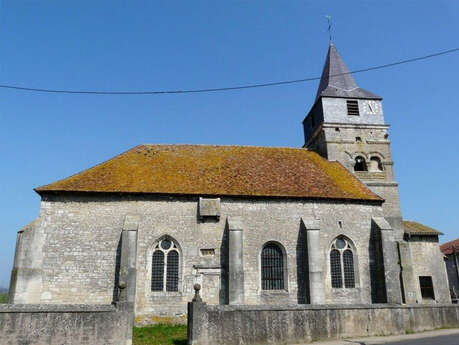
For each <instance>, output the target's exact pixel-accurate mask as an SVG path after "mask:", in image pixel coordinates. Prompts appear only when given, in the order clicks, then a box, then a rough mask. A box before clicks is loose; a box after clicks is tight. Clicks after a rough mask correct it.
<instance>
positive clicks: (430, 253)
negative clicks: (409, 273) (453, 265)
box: [409, 240, 451, 303]
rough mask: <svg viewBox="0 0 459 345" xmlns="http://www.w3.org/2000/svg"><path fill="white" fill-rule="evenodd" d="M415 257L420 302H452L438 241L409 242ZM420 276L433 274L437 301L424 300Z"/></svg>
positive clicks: (416, 282)
mask: <svg viewBox="0 0 459 345" xmlns="http://www.w3.org/2000/svg"><path fill="white" fill-rule="evenodd" d="M409 246H410V249H411V255H412V258H413V271H414V280H415V282H414V283H415V286H416V291H417V302H418V303H451V296H450V292H449V284H448V279H447V274H446V267H445V263H444V261H443V254H442V253H441V252H440V248H439V246H438V242H434V241H420V240H411V241H410V242H409ZM420 276H431V277H432V282H433V287H434V294H435V301H429V300H425V299H424V300H423V299H422V296H421V288H420V285H419V277H420Z"/></svg>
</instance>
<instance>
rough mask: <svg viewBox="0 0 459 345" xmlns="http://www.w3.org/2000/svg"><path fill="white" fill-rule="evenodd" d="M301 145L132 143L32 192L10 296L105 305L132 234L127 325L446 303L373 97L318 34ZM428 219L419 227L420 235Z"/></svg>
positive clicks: (114, 292) (442, 277) (437, 260)
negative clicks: (404, 205)
mask: <svg viewBox="0 0 459 345" xmlns="http://www.w3.org/2000/svg"><path fill="white" fill-rule="evenodd" d="M303 130H304V139H305V143H304V146H303V147H302V148H289V147H257V146H213V145H156V144H148V145H139V146H137V147H134V148H132V149H130V150H128V151H126V152H124V153H121V154H120V155H118V156H116V157H114V158H112V159H109V160H108V161H106V162H103V163H101V164H99V165H97V166H95V167H92V168H89V169H87V170H84V171H82V172H80V173H77V174H75V175H73V176H70V177H68V178H65V179H63V180H60V181H57V182H54V183H51V184H48V185H45V186H42V187H38V188H36V189H35V191H36V192H37V193H38V194H39V195H40V197H41V204H40V215H39V217H38V218H37V219H36V220H34V221H33V222H32V223H31V224H29V225H28V226H26V227H25V228H24V229H22V230H21V231H20V232H19V233H18V240H17V248H16V256H15V262H14V268H13V272H12V279H11V289H10V302H12V303H25V304H29V303H41V304H46V303H53V304H56V303H62V304H78V303H85V304H107V303H110V302H112V301H113V300H116V299H117V296H118V292H119V283H120V282H119V265H120V262H119V261H120V250H121V244H120V236H121V232H122V230H123V229H124V230H126V229H127V230H131V231H135V232H136V236H137V254H136V271H137V278H136V293H135V313H136V317H137V320H138V321H139V322H156V321H161V320H162V321H164V320H166V319H167V320H168V319H175V318H178V319H180V318H184V317H185V316H186V306H187V302H188V301H190V300H191V298H192V296H193V285H194V284H195V283H199V284H200V285H201V286H202V290H201V296H202V298H203V300H205V302H207V303H208V304H238V305H240V304H251V305H257V304H314V305H315V304H373V303H392V304H420V303H450V302H451V299H450V293H449V287H448V281H447V275H446V270H445V266H444V263H443V258H442V254H441V252H440V249H439V245H438V236H439V235H441V233H440V232H438V231H435V230H433V229H431V230H428V229H430V228H426V227H425V226H423V225H421V224H419V223H416V222H406V221H403V219H402V214H401V210H400V199H399V192H398V184H397V182H396V180H395V176H394V162H393V161H392V156H391V152H390V140H389V125H387V124H386V122H385V120H384V112H383V108H382V98H381V97H380V96H378V95H375V94H373V93H372V92H370V91H367V90H365V89H362V88H360V87H358V86H357V84H356V82H355V80H354V78H353V77H352V75H351V74H350V73H349V71H348V69H347V67H346V65H345V64H344V62H343V60H342V58H341V57H340V55H339V54H338V51H337V49H336V47H335V46H334V45H333V44H331V45H330V47H329V50H328V54H327V58H326V61H325V66H324V69H323V72H322V78H321V81H320V85H319V89H318V91H317V95H316V98H315V101H314V104H313V105H312V107H311V110H310V111H309V112H308V113H307V115H306V117H305V119H304V121H303ZM426 229H427V230H426Z"/></svg>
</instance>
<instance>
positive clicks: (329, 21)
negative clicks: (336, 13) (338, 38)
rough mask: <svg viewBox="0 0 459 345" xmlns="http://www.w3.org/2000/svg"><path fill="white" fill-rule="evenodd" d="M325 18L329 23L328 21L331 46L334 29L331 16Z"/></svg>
mask: <svg viewBox="0 0 459 345" xmlns="http://www.w3.org/2000/svg"><path fill="white" fill-rule="evenodd" d="M325 18H327V21H328V39H329V41H330V44H331V42H332V36H331V27H332V24H331V16H325Z"/></svg>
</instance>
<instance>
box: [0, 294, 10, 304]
mask: <svg viewBox="0 0 459 345" xmlns="http://www.w3.org/2000/svg"><path fill="white" fill-rule="evenodd" d="M2 303H8V294H7V293H0V304H2Z"/></svg>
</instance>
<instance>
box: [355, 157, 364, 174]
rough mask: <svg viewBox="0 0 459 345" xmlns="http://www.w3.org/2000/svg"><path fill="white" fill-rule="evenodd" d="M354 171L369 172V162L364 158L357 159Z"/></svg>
mask: <svg viewBox="0 0 459 345" xmlns="http://www.w3.org/2000/svg"><path fill="white" fill-rule="evenodd" d="M354 171H367V162H366V161H365V158H363V157H362V156H357V157H356V158H355V164H354Z"/></svg>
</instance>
